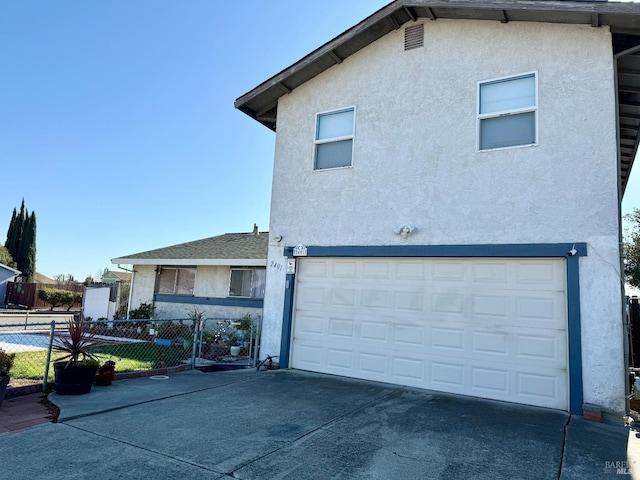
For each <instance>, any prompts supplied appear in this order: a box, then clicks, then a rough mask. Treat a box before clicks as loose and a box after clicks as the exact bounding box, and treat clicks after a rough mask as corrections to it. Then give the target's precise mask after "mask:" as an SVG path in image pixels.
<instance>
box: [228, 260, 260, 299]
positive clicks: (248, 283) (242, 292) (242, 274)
mask: <svg viewBox="0 0 640 480" xmlns="http://www.w3.org/2000/svg"><path fill="white" fill-rule="evenodd" d="M266 276H267V270H266V269H265V268H250V267H246V268H232V269H231V282H230V283H229V296H230V297H247V298H264V286H265V280H266Z"/></svg>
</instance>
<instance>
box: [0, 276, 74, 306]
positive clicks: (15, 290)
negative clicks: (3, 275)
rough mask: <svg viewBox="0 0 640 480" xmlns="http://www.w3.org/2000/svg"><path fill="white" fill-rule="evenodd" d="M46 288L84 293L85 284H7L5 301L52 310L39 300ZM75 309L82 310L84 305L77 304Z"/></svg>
mask: <svg viewBox="0 0 640 480" xmlns="http://www.w3.org/2000/svg"><path fill="white" fill-rule="evenodd" d="M44 288H49V289H57V290H68V291H71V292H78V293H82V292H83V291H84V285H83V284H75V283H73V284H55V283H54V284H43V283H24V282H7V293H6V298H5V301H6V303H7V304H9V305H21V306H24V307H27V308H51V305H49V304H47V303H45V302H44V301H42V300H40V299H39V298H38V292H39V291H40V290H42V289H44ZM73 307H74V308H78V309H79V308H81V307H82V303H81V302H79V303H76V304H75V305H73Z"/></svg>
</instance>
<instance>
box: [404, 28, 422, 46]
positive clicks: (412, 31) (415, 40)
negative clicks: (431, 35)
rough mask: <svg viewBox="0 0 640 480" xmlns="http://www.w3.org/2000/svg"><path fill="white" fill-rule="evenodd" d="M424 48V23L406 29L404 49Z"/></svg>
mask: <svg viewBox="0 0 640 480" xmlns="http://www.w3.org/2000/svg"><path fill="white" fill-rule="evenodd" d="M421 47H424V23H421V24H420V25H412V26H410V27H407V28H405V29H404V49H405V51H406V50H413V49H414V48H421Z"/></svg>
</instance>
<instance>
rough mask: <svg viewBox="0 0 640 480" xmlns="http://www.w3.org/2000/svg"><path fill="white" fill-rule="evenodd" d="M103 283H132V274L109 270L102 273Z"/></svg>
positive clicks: (101, 279)
mask: <svg viewBox="0 0 640 480" xmlns="http://www.w3.org/2000/svg"><path fill="white" fill-rule="evenodd" d="M100 281H101V282H102V283H109V284H111V283H130V282H131V274H130V273H129V272H116V271H113V270H109V269H107V268H105V269H104V272H103V273H102V277H101V278H100Z"/></svg>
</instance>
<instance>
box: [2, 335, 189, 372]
mask: <svg viewBox="0 0 640 480" xmlns="http://www.w3.org/2000/svg"><path fill="white" fill-rule="evenodd" d="M95 352H96V354H97V357H98V360H99V361H100V364H102V363H104V362H106V361H107V360H113V361H114V362H116V373H122V372H134V371H138V370H148V369H151V368H158V367H171V366H175V365H179V364H180V363H181V362H182V360H185V359H188V358H189V357H190V356H191V350H185V349H184V348H183V347H182V346H180V345H177V346H170V347H165V346H162V345H155V344H153V343H147V342H136V343H134V342H132V343H118V344H113V345H103V346H100V347H97V348H96V349H95ZM62 356H63V354H62V353H59V352H52V354H51V359H52V362H53V361H55V360H56V359H58V358H60V357H62ZM46 360H47V352H46V350H38V351H34V352H18V353H16V358H15V362H14V365H13V368H12V369H11V378H14V379H18V378H21V379H29V380H42V378H43V377H44V365H45V362H46ZM49 378H50V379H51V380H53V365H49Z"/></svg>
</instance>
